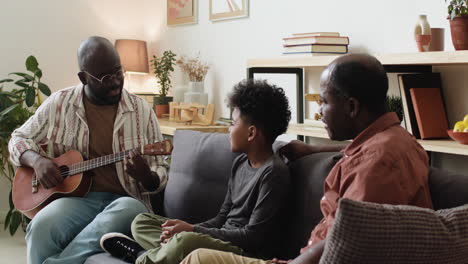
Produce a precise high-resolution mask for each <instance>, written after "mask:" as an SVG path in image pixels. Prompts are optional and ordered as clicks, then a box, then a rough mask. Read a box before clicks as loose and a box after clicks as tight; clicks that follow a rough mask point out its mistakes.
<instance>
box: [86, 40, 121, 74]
mask: <svg viewBox="0 0 468 264" xmlns="http://www.w3.org/2000/svg"><path fill="white" fill-rule="evenodd" d="M103 60H114V61H116V60H118V61H119V64H120V57H119V54H118V53H117V51H116V50H115V48H114V45H112V43H111V42H110V41H109V40H108V39H106V38H103V37H98V36H93V37H89V38H88V39H86V40H85V41H83V42H82V43H81V45H80V47H79V48H78V65H79V67H80V70H81V71H89V70H90V68H94V66H95V64H100V63H102V61H103Z"/></svg>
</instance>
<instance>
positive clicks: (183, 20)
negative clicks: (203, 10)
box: [167, 0, 198, 26]
mask: <svg viewBox="0 0 468 264" xmlns="http://www.w3.org/2000/svg"><path fill="white" fill-rule="evenodd" d="M197 21H198V0H167V24H168V25H170V26H175V25H188V24H196V23H197Z"/></svg>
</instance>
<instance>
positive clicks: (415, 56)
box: [247, 51, 468, 68]
mask: <svg viewBox="0 0 468 264" xmlns="http://www.w3.org/2000/svg"><path fill="white" fill-rule="evenodd" d="M374 55H375V56H376V57H377V59H379V60H380V62H381V63H382V64H383V65H460V64H468V51H437V52H414V53H388V54H374ZM338 57H339V56H315V57H313V56H303V57H302V56H281V57H276V58H264V59H250V60H247V67H249V68H250V67H284V68H303V67H325V66H327V65H328V64H330V62H332V61H333V60H334V59H336V58H338Z"/></svg>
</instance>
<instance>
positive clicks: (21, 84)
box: [15, 81, 29, 88]
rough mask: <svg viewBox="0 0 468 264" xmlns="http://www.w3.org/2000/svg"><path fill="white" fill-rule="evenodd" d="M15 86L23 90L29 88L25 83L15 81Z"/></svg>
mask: <svg viewBox="0 0 468 264" xmlns="http://www.w3.org/2000/svg"><path fill="white" fill-rule="evenodd" d="M15 84H16V85H18V86H21V87H23V88H28V87H29V84H26V83H24V82H22V81H16V82H15Z"/></svg>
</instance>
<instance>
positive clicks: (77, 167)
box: [62, 150, 131, 177]
mask: <svg viewBox="0 0 468 264" xmlns="http://www.w3.org/2000/svg"><path fill="white" fill-rule="evenodd" d="M130 151H131V150H126V151H122V152H119V153H115V154H110V155H106V156H102V157H99V158H95V159H92V160H86V161H83V162H79V163H75V164H73V165H70V166H68V170H67V171H64V172H62V176H63V177H67V176H72V175H75V174H78V173H82V172H85V171H89V170H92V169H95V168H99V167H102V166H106V165H109V164H112V163H115V162H118V161H121V160H123V159H124V158H125V156H127V155H128V153H129V152H130Z"/></svg>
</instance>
